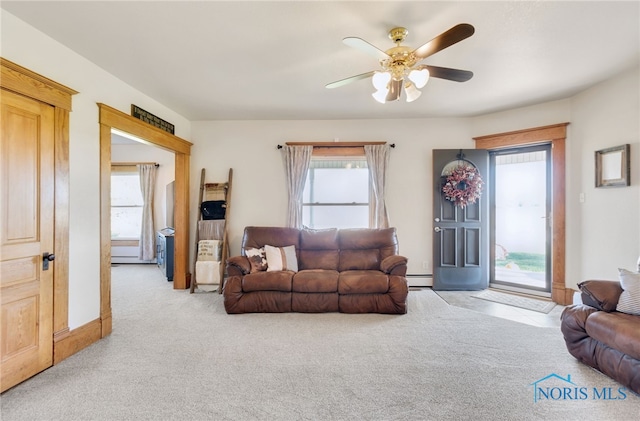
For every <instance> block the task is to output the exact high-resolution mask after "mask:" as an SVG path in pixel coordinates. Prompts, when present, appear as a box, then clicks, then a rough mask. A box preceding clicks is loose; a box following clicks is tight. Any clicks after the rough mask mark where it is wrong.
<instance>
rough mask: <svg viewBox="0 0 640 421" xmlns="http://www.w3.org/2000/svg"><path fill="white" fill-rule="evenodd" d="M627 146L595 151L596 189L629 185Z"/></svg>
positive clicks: (629, 172)
mask: <svg viewBox="0 0 640 421" xmlns="http://www.w3.org/2000/svg"><path fill="white" fill-rule="evenodd" d="M630 174H631V171H630V165H629V144H628V143H627V144H624V145H620V146H614V147H612V148H606V149H601V150H599V151H596V187H625V186H629V185H631V180H630Z"/></svg>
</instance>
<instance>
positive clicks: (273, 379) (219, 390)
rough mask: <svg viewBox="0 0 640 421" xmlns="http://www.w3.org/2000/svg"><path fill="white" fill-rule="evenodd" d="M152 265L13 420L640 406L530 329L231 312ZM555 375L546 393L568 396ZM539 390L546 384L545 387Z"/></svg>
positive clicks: (365, 415) (437, 301) (30, 393)
mask: <svg viewBox="0 0 640 421" xmlns="http://www.w3.org/2000/svg"><path fill="white" fill-rule="evenodd" d="M171 288H172V285H171V283H168V282H166V280H163V278H162V274H161V272H160V271H159V270H158V269H157V268H155V267H153V266H148V267H144V268H139V267H131V266H128V265H121V266H118V267H115V268H113V292H112V303H113V318H114V331H113V333H112V334H111V335H110V336H109V337H107V338H105V339H103V340H101V341H99V342H97V343H95V344H93V345H91V346H90V347H88V348H87V349H85V350H83V351H81V352H80V353H78V354H76V355H74V356H72V357H70V358H68V359H67V360H65V361H63V362H62V363H60V364H58V365H56V366H54V367H52V368H51V369H49V370H47V371H45V372H43V373H41V374H39V375H38V376H36V377H34V378H32V379H30V380H28V381H26V382H24V383H22V384H21V385H18V386H17V387H15V388H13V389H11V390H9V391H7V392H5V393H4V394H3V395H2V403H1V409H2V419H3V420H587V419H589V420H592V419H598V420H614V419H615V420H635V419H637V415H638V413H640V397H638V396H636V395H633V394H631V393H630V392H628V391H627V392H626V395H625V399H617V400H612V399H611V400H604V399H594V398H593V397H592V396H591V395H589V396H587V398H588V399H570V398H567V399H555V400H554V399H546V400H545V399H542V400H540V399H539V400H538V402H534V386H533V385H532V384H533V383H534V382H537V381H538V380H540V379H543V378H544V377H546V376H548V375H550V374H557V375H558V376H561V377H566V376H567V375H570V376H571V381H572V382H573V383H575V384H576V385H578V386H580V387H585V388H587V389H585V390H592V389H593V388H597V389H598V390H602V389H603V388H611V389H610V390H611V391H613V392H614V393H615V394H614V395H609V396H610V397H618V398H620V397H621V396H622V395H620V394H618V388H619V385H618V384H617V383H615V382H614V381H612V380H611V379H609V378H608V377H606V376H604V375H602V374H600V373H598V372H596V371H594V370H592V369H590V368H589V367H587V366H585V365H583V364H581V363H579V362H578V361H576V360H575V359H574V358H573V357H571V356H570V355H569V354H568V352H567V351H566V349H565V347H564V341H563V339H562V334H561V333H560V331H559V330H558V329H557V328H552V327H549V328H545V327H534V326H529V325H525V324H522V323H516V322H513V321H509V320H504V319H500V318H496V317H492V316H488V315H485V314H481V313H478V312H475V311H472V310H467V309H464V308H459V307H454V306H450V305H448V304H447V303H446V302H445V301H444V300H442V299H441V298H440V297H439V296H438V295H436V294H435V293H434V292H433V291H431V290H430V289H425V290H420V291H411V292H410V294H409V313H408V314H406V315H402V316H397V315H396V316H390V315H379V314H362V315H348V314H339V313H328V314H298V313H288V314H243V315H227V314H226V313H225V312H224V308H223V305H222V297H221V296H220V295H218V294H217V293H196V294H192V295H191V294H189V293H188V291H174V290H173V289H171ZM557 380H558V379H557V378H555V379H554V378H551V379H549V380H546V381H545V382H547V385H548V386H549V387H561V386H563V385H562V384H560V385H558V384H557ZM539 385H540V384H539Z"/></svg>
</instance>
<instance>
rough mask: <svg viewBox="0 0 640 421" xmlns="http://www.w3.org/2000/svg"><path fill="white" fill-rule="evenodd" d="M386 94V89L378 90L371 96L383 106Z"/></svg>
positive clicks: (387, 91)
mask: <svg viewBox="0 0 640 421" xmlns="http://www.w3.org/2000/svg"><path fill="white" fill-rule="evenodd" d="M387 93H389V90H388V89H386V88H385V89H378V90H377V91H376V92H374V93H372V94H371V96H372V97H373V99H375V100H376V101H378V102H379V103H380V104H384V103H385V102H387Z"/></svg>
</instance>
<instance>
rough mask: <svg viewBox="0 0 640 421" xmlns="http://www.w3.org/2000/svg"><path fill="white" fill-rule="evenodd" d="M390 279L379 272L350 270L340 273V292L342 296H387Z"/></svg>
mask: <svg viewBox="0 0 640 421" xmlns="http://www.w3.org/2000/svg"><path fill="white" fill-rule="evenodd" d="M388 291H389V277H388V276H387V275H386V274H384V273H382V272H380V271H379V270H348V271H344V272H340V277H339V278H338V292H339V293H340V294H386V293H387V292H388Z"/></svg>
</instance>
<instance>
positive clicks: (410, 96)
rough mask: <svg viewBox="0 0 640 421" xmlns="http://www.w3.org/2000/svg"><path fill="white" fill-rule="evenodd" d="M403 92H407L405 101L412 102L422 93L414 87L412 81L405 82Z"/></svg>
mask: <svg viewBox="0 0 640 421" xmlns="http://www.w3.org/2000/svg"><path fill="white" fill-rule="evenodd" d="M404 92H405V93H406V94H407V102H413V101H415V100H416V99H418V98H420V95H422V92H420V91H419V90H418V89H416V87H415V86H414V85H413V83H407V85H406V86H405V87H404Z"/></svg>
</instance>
